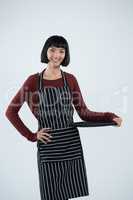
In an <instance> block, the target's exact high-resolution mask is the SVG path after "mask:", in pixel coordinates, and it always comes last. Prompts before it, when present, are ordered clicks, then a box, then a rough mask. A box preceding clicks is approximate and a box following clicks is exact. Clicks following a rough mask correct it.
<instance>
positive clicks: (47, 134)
mask: <svg viewBox="0 0 133 200" xmlns="http://www.w3.org/2000/svg"><path fill="white" fill-rule="evenodd" d="M42 135H46V136H48V137H53V136H52V135H51V134H49V133H42Z"/></svg>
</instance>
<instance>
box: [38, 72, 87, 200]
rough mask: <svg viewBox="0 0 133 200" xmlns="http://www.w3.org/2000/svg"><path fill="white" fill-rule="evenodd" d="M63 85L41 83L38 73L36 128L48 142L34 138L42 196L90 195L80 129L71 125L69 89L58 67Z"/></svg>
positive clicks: (58, 199)
mask: <svg viewBox="0 0 133 200" xmlns="http://www.w3.org/2000/svg"><path fill="white" fill-rule="evenodd" d="M61 73H62V80H63V83H64V84H63V86H62V87H46V86H45V87H44V84H43V72H41V73H39V82H38V83H39V88H38V94H39V115H38V130H40V129H42V128H51V130H48V131H47V132H48V133H50V134H51V135H52V136H53V137H52V138H50V139H51V142H47V143H43V142H42V141H40V140H37V163H38V172H39V187H40V195H41V200H68V199H70V198H75V197H80V196H86V195H89V189H88V181H87V173H86V166H85V161H84V155H83V149H82V144H81V140H80V135H79V130H78V128H77V127H76V126H74V125H73V113H74V108H73V105H72V93H71V90H70V88H69V86H68V84H67V80H66V77H65V74H64V72H63V71H62V70H61Z"/></svg>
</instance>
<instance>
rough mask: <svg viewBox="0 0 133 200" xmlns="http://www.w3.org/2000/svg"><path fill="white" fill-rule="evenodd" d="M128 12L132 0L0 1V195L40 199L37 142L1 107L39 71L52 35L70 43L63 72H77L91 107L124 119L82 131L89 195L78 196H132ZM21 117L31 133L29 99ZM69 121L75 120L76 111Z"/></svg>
mask: <svg viewBox="0 0 133 200" xmlns="http://www.w3.org/2000/svg"><path fill="white" fill-rule="evenodd" d="M132 10H133V2H132V1H130V0H121V1H120V0H93V1H90V0H88V1H87V0H84V1H80V0H79V1H76V0H75V1H70V0H68V1H65V0H60V1H59V0H56V1H51V0H49V1H45V0H43V1H41V0H40V1H39V0H38V1H31V0H25V1H18V0H16V1H15V0H11V1H9V0H8V1H7V0H3V1H0V16H1V17H0V35H1V37H0V55H1V56H0V57H1V59H0V75H1V78H0V81H1V84H0V86H1V91H0V94H1V98H0V104H1V106H0V112H1V134H0V137H1V139H0V153H1V155H0V199H1V200H9V199H10V200H40V194H39V182H38V171H37V160H36V151H37V148H36V143H32V142H30V141H28V140H27V139H25V138H24V137H23V136H21V135H20V134H19V132H18V131H17V130H16V129H15V128H14V127H13V126H12V124H11V123H10V122H9V121H8V120H7V118H6V117H5V110H6V108H7V106H8V104H9V102H10V100H11V99H12V98H13V96H14V95H15V94H16V92H17V91H18V90H19V88H20V87H21V86H22V84H23V82H24V81H25V80H26V79H27V77H28V76H29V75H31V74H34V73H37V72H40V71H42V70H43V69H44V67H45V65H44V64H42V63H41V62H40V53H41V50H42V47H43V45H44V42H45V41H46V39H47V38H48V37H49V36H51V35H55V34H57V35H62V36H64V37H65V38H66V39H67V41H68V43H69V47H70V56H71V62H70V64H69V66H68V67H67V68H65V67H62V69H63V70H64V71H67V72H69V73H72V74H74V75H75V76H76V78H77V80H78V83H79V85H80V88H81V91H82V95H83V97H84V100H85V103H86V104H87V106H88V108H90V109H91V110H94V111H100V112H101V111H102V112H104V111H105V112H106V111H108V112H114V113H116V114H118V115H120V116H121V117H122V118H123V125H122V127H120V128H118V127H97V128H80V129H79V130H80V136H81V140H82V144H83V149H84V156H85V161H86V168H87V176H88V183H89V190H90V196H89V197H82V198H81V197H80V198H76V199H89V200H131V199H133V190H132V185H133V176H132V169H133V161H132V152H133V148H132V141H133V136H132V128H131V127H130V128H129V121H131V118H130V116H129V109H130V108H129V106H128V104H129V78H131V73H129V66H131V65H132V61H131V52H132V51H131V50H132V44H133V43H132V38H131V33H132V31H133V30H132V28H133V26H132V25H133V24H132V22H133V14H132ZM130 84H131V83H130ZM19 114H20V116H21V118H22V119H23V120H24V122H25V124H26V125H27V126H28V127H29V128H30V129H31V130H32V131H36V129H37V120H36V119H35V117H34V116H33V114H32V113H31V112H30V110H29V108H28V106H27V104H24V105H23V107H22V108H21V111H20V113H19ZM29 119H30V120H29ZM74 120H75V121H78V120H80V118H79V116H78V115H77V113H76V112H75V114H74Z"/></svg>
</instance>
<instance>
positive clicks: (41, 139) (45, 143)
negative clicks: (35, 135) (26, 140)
mask: <svg viewBox="0 0 133 200" xmlns="http://www.w3.org/2000/svg"><path fill="white" fill-rule="evenodd" d="M39 140H40V141H42V142H43V143H45V144H47V143H46V142H45V141H44V140H43V139H42V138H39Z"/></svg>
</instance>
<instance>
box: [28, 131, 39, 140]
mask: <svg viewBox="0 0 133 200" xmlns="http://www.w3.org/2000/svg"><path fill="white" fill-rule="evenodd" d="M27 139H28V140H29V141H31V142H36V141H37V133H31V134H30V135H29V136H28V137H27Z"/></svg>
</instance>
